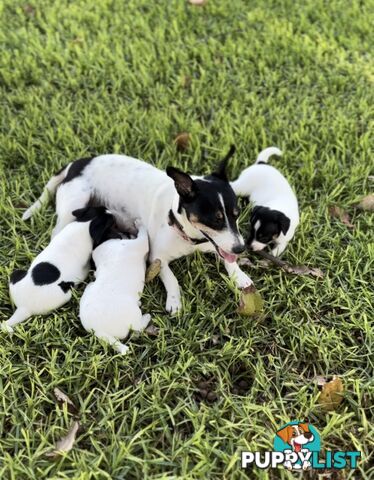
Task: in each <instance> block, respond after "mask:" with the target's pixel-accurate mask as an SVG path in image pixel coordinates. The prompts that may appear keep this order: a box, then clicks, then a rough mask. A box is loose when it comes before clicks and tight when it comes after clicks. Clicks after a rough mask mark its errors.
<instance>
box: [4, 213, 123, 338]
mask: <svg viewBox="0 0 374 480" xmlns="http://www.w3.org/2000/svg"><path fill="white" fill-rule="evenodd" d="M72 216H73V218H74V219H76V221H73V222H72V223H70V224H69V225H67V227H66V228H64V229H63V230H62V231H61V232H60V233H59V234H58V235H56V236H55V237H54V238H53V239H52V240H51V242H50V243H49V245H48V246H47V247H46V248H45V249H44V250H43V251H42V252H41V253H40V254H39V255H38V256H37V257H36V258H35V259H34V261H33V262H32V263H31V265H30V267H29V269H28V270H27V271H26V270H15V271H14V272H13V273H12V274H11V276H10V283H9V290H10V296H11V298H12V300H13V302H14V303H15V305H16V307H17V309H16V311H15V312H14V314H13V315H12V317H11V318H10V319H9V320H7V321H6V322H4V323H3V325H2V328H3V329H5V330H7V331H12V327H13V326H14V325H16V324H17V323H20V322H23V321H24V320H26V319H27V318H29V317H31V316H32V315H45V314H47V313H49V312H51V311H52V310H54V309H56V308H59V307H61V306H62V305H64V304H65V303H67V302H68V301H69V300H70V298H71V288H72V287H73V286H74V285H76V284H78V283H80V282H83V280H84V279H85V278H86V277H87V275H88V271H89V260H90V258H91V253H92V250H93V248H95V247H97V246H98V245H99V244H100V242H101V241H102V239H103V238H104V236H105V234H106V232H107V231H109V230H110V228H112V226H113V225H114V217H113V215H112V214H111V213H109V212H108V211H107V209H106V208H105V207H96V208H92V207H86V208H83V209H79V210H75V211H73V212H72Z"/></svg>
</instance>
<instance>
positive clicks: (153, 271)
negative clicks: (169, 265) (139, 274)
mask: <svg viewBox="0 0 374 480" xmlns="http://www.w3.org/2000/svg"><path fill="white" fill-rule="evenodd" d="M160 271H161V260H160V259H159V258H156V260H154V261H153V262H152V263H151V264H150V265H149V267H148V268H147V271H146V272H145V282H146V283H149V282H151V281H152V280H154V279H155V278H156V277H157V275H159V274H160Z"/></svg>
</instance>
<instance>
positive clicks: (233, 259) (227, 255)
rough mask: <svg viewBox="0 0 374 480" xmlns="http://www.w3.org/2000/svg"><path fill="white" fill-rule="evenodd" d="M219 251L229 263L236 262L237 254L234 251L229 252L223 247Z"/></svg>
mask: <svg viewBox="0 0 374 480" xmlns="http://www.w3.org/2000/svg"><path fill="white" fill-rule="evenodd" d="M219 253H220V255H221V256H222V257H223V258H224V259H225V260H226V262H228V263H234V262H236V259H237V257H238V256H237V255H235V254H234V253H227V252H225V251H224V250H222V248H220V249H219Z"/></svg>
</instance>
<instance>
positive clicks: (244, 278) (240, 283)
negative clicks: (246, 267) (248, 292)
mask: <svg viewBox="0 0 374 480" xmlns="http://www.w3.org/2000/svg"><path fill="white" fill-rule="evenodd" d="M235 283H236V285H237V287H238V288H247V287H249V286H250V285H253V282H252V280H251V279H250V277H248V275H247V274H246V273H244V272H242V271H241V270H239V271H238V272H236V273H235Z"/></svg>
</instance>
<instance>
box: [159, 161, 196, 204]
mask: <svg viewBox="0 0 374 480" xmlns="http://www.w3.org/2000/svg"><path fill="white" fill-rule="evenodd" d="M166 173H167V175H168V176H169V177H170V178H172V179H173V180H174V185H175V189H176V190H177V192H178V194H179V195H180V197H181V198H182V199H183V200H187V201H189V200H193V199H194V198H195V195H196V190H197V187H196V183H195V182H194V181H193V180H192V178H191V177H190V176H189V175H188V174H187V173H185V172H182V170H179V168H175V167H167V169H166Z"/></svg>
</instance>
